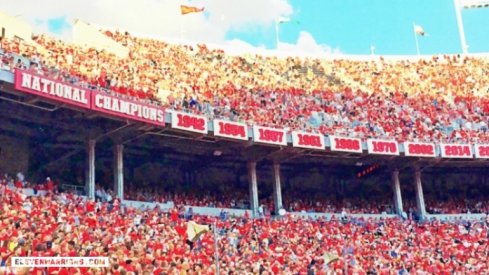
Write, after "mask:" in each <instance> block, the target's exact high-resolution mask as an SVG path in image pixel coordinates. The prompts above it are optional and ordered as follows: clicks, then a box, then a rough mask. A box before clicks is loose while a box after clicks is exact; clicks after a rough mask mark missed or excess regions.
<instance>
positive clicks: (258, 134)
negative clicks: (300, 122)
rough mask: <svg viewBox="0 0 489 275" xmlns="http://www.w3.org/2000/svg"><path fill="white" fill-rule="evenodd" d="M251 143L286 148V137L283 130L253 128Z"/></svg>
mask: <svg viewBox="0 0 489 275" xmlns="http://www.w3.org/2000/svg"><path fill="white" fill-rule="evenodd" d="M253 141H255V142H261V143H268V144H275V145H283V146H287V136H286V132H285V130H284V129H275V128H269V127H262V126H256V125H254V126H253Z"/></svg>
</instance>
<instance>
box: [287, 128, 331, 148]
mask: <svg viewBox="0 0 489 275" xmlns="http://www.w3.org/2000/svg"><path fill="white" fill-rule="evenodd" d="M292 146H294V147H299V148H307V149H324V147H325V145H324V136H323V135H321V134H313V133H306V132H295V131H294V132H292Z"/></svg>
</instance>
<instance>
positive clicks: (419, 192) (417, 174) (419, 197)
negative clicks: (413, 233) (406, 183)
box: [414, 168, 426, 220]
mask: <svg viewBox="0 0 489 275" xmlns="http://www.w3.org/2000/svg"><path fill="white" fill-rule="evenodd" d="M414 184H415V189H416V205H417V207H418V215H419V217H420V218H421V220H424V219H425V218H426V207H425V204H424V195H423V185H422V183H421V171H420V170H419V168H415V171H414Z"/></svg>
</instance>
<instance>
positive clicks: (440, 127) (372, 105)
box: [1, 31, 489, 143]
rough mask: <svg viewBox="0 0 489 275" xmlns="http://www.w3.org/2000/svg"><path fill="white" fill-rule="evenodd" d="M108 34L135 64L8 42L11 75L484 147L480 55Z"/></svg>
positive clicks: (189, 106) (44, 39) (284, 120)
mask: <svg viewBox="0 0 489 275" xmlns="http://www.w3.org/2000/svg"><path fill="white" fill-rule="evenodd" d="M105 34H106V35H107V36H109V37H111V38H113V39H114V40H115V41H117V42H119V43H121V44H122V45H124V46H126V47H127V48H128V49H129V56H128V57H127V58H120V57H117V56H115V55H114V54H111V53H108V52H106V51H97V50H95V49H92V48H88V49H85V48H82V47H79V46H76V45H73V44H69V43H65V42H62V41H59V40H55V39H53V38H50V37H48V36H46V35H39V36H35V37H34V38H33V42H32V43H26V42H23V41H9V40H7V39H3V41H2V43H1V45H2V50H3V52H4V53H15V54H17V55H19V56H22V57H24V58H27V59H28V60H30V63H29V64H25V63H23V62H22V61H21V60H20V59H19V60H18V61H15V60H8V59H4V60H3V61H2V63H3V65H2V67H3V68H10V69H14V68H15V67H20V68H22V67H25V68H30V69H33V70H36V71H38V72H39V73H43V74H49V75H50V76H53V77H57V78H60V79H63V80H65V81H69V82H72V83H80V84H83V85H89V86H92V87H94V88H97V89H104V90H106V91H110V92H111V93H117V94H119V95H121V96H131V97H134V98H138V99H139V100H145V101H147V100H150V101H151V102H157V103H156V104H163V105H164V106H166V107H168V108H173V109H178V110H186V111H189V112H194V113H200V114H204V115H207V116H209V117H211V118H212V117H225V118H227V119H230V120H236V121H242V122H246V123H248V124H260V125H263V126H272V127H273V126H275V127H284V126H285V127H286V128H287V129H288V130H296V129H301V130H307V131H313V132H321V133H323V134H335V135H343V136H352V137H361V138H368V137H381V138H388V139H397V140H399V141H405V140H411V141H436V142H473V143H477V142H486V141H488V140H489V138H488V137H489V135H488V131H487V130H488V127H487V125H488V114H489V97H487V93H488V92H489V81H488V79H487V72H488V70H489V62H488V60H487V59H486V58H484V57H476V56H440V57H432V58H431V59H429V58H428V59H419V60H400V61H394V60H384V59H383V58H377V59H376V60H372V61H356V60H354V59H348V58H341V57H340V58H338V59H335V60H327V59H324V60H323V59H312V58H295V57H289V58H278V57H268V56H260V55H243V56H231V55H227V54H226V53H225V52H224V51H222V50H211V49H208V48H207V47H206V46H205V45H196V46H189V45H174V44H168V43H165V42H162V41H159V40H154V39H143V38H138V37H134V36H131V35H130V34H129V33H127V32H126V33H123V32H109V31H105Z"/></svg>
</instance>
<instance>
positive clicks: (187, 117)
mask: <svg viewBox="0 0 489 275" xmlns="http://www.w3.org/2000/svg"><path fill="white" fill-rule="evenodd" d="M171 127H172V128H175V129H180V130H185V131H190V132H196V133H201V134H207V118H206V117H204V116H199V115H194V114H188V113H182V112H177V111H172V112H171Z"/></svg>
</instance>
